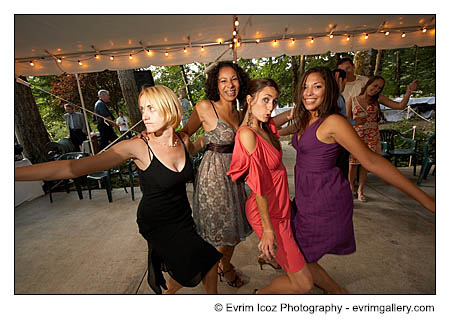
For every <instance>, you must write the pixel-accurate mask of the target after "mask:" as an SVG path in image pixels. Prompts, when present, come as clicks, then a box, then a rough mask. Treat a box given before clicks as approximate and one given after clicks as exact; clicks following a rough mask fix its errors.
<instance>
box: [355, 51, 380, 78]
mask: <svg viewBox="0 0 450 324" xmlns="http://www.w3.org/2000/svg"><path fill="white" fill-rule="evenodd" d="M377 52H378V51H377V50H375V49H373V48H371V49H369V50H368V51H357V52H356V53H355V57H354V59H353V64H354V65H355V74H358V75H365V76H370V75H373V73H374V71H375V64H376V59H377Z"/></svg>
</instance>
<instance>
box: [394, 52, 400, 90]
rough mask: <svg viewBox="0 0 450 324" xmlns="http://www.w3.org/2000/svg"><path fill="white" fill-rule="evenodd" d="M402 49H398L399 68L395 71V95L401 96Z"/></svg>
mask: <svg viewBox="0 0 450 324" xmlns="http://www.w3.org/2000/svg"><path fill="white" fill-rule="evenodd" d="M400 64H401V60H400V50H397V69H396V73H395V95H396V96H397V97H400Z"/></svg>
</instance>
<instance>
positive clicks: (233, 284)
mask: <svg viewBox="0 0 450 324" xmlns="http://www.w3.org/2000/svg"><path fill="white" fill-rule="evenodd" d="M230 272H234V279H233V280H228V279H227V277H226V274H227V273H230ZM217 274H218V275H219V280H220V282H222V281H225V282H226V283H227V284H228V286H230V287H233V288H240V287H242V286H243V285H244V281H243V280H242V279H241V278H240V277H239V276H238V274H237V272H236V270H235V269H234V267H233V266H231V267H230V269H229V270H227V271H223V270H222V268H221V267H220V266H219V268H218V271H217Z"/></svg>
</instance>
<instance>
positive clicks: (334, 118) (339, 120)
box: [323, 114, 348, 126]
mask: <svg viewBox="0 0 450 324" xmlns="http://www.w3.org/2000/svg"><path fill="white" fill-rule="evenodd" d="M323 123H324V124H327V125H328V124H329V125H330V126H331V125H341V124H343V123H346V124H348V121H347V119H346V118H345V117H344V116H342V115H341V114H332V115H330V116H328V117H327V118H325V120H324V121H323Z"/></svg>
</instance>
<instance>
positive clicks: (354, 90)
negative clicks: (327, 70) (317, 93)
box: [338, 57, 369, 102]
mask: <svg viewBox="0 0 450 324" xmlns="http://www.w3.org/2000/svg"><path fill="white" fill-rule="evenodd" d="M338 68H339V69H341V70H344V71H345V73H346V75H347V82H346V84H345V88H344V91H343V92H342V95H343V96H344V99H345V101H346V102H347V101H348V100H349V99H350V98H351V97H355V96H359V95H360V93H361V89H362V88H363V87H364V86H365V85H366V83H367V80H369V78H368V77H366V76H364V75H357V74H355V66H354V65H353V61H352V60H351V59H350V58H348V57H344V58H342V59H340V60H339V61H338Z"/></svg>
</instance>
